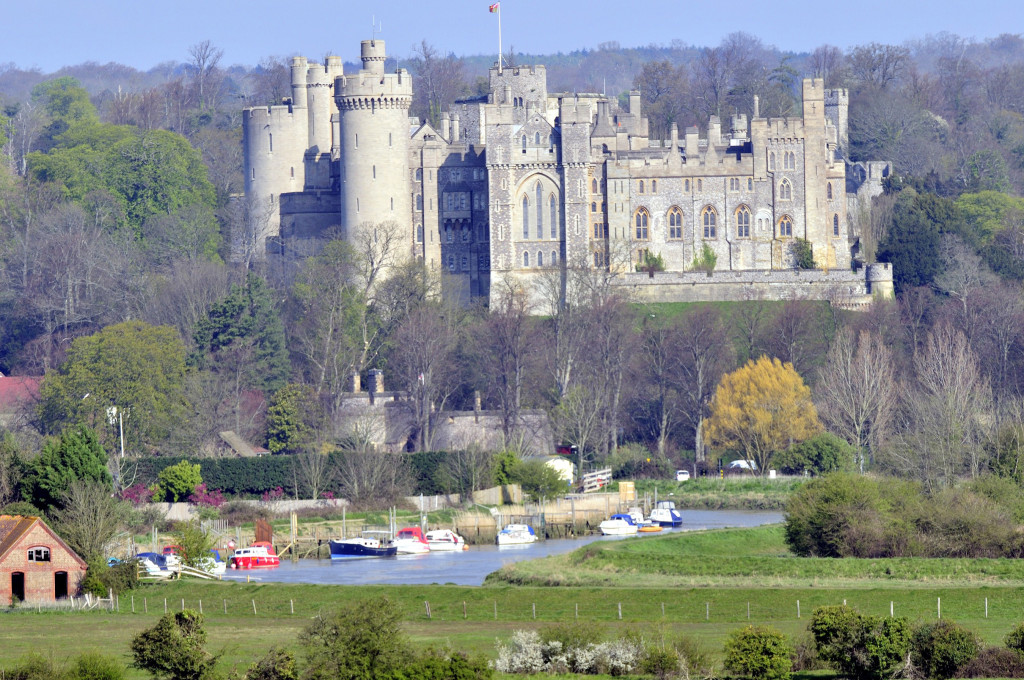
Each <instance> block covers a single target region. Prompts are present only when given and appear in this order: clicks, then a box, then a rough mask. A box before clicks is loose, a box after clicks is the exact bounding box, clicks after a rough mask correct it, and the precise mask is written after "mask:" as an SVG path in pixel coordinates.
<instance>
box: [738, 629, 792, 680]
mask: <svg viewBox="0 0 1024 680" xmlns="http://www.w3.org/2000/svg"><path fill="white" fill-rule="evenodd" d="M792 654H793V647H792V645H790V644H789V639H788V638H786V636H785V635H784V634H783V633H781V632H779V631H778V630H776V629H774V628H772V627H770V626H747V627H746V628H741V629H739V630H734V631H733V632H732V633H731V634H730V635H729V638H728V639H727V640H726V641H725V668H726V670H728V671H729V672H731V673H732V674H733V675H735V676H737V677H741V678H751V679H752V680H786V679H787V678H789V676H790V668H791V667H792V661H791V659H790V657H791V655H792Z"/></svg>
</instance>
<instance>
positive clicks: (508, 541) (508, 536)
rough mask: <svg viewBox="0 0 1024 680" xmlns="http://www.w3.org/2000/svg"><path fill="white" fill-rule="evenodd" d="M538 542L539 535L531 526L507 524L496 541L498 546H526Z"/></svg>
mask: <svg viewBox="0 0 1024 680" xmlns="http://www.w3.org/2000/svg"><path fill="white" fill-rule="evenodd" d="M536 541H537V534H535V533H533V527H531V526H530V525H529V524H507V525H505V528H504V529H502V530H501V531H499V532H498V536H497V538H496V539H495V542H496V543H497V544H498V545H526V544H528V543H534V542H536Z"/></svg>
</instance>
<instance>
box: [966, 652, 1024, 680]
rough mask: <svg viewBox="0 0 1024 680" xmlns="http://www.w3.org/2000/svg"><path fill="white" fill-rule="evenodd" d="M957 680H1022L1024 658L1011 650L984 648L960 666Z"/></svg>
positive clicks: (1023, 675)
mask: <svg viewBox="0 0 1024 680" xmlns="http://www.w3.org/2000/svg"><path fill="white" fill-rule="evenodd" d="M954 677H957V678H1024V657H1022V656H1021V655H1020V654H1018V653H1017V652H1015V651H1013V650H1012V649H1004V648H1003V647H986V648H985V649H983V650H981V651H980V652H978V655H977V656H976V657H974V658H973V659H971V660H970V661H968V662H967V663H966V664H964V665H963V666H961V667H960V668H959V669H958V670H957V672H956V675H955V676H954Z"/></svg>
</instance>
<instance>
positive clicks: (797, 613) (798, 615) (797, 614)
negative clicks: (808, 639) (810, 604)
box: [796, 600, 800, 619]
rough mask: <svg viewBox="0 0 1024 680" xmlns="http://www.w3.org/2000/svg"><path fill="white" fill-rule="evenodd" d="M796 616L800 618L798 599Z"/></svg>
mask: <svg viewBox="0 0 1024 680" xmlns="http://www.w3.org/2000/svg"><path fill="white" fill-rule="evenodd" d="M796 618H798V619H799V618H800V600H797V601H796Z"/></svg>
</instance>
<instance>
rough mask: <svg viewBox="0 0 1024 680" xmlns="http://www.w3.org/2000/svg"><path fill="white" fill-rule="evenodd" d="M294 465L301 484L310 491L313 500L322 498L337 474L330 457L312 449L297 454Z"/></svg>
mask: <svg viewBox="0 0 1024 680" xmlns="http://www.w3.org/2000/svg"><path fill="white" fill-rule="evenodd" d="M294 463H295V467H296V473H297V475H298V478H299V482H301V483H302V484H304V485H305V487H306V488H307V489H309V494H310V497H311V498H312V499H313V500H316V499H318V498H320V496H321V494H323V492H324V489H325V488H326V487H328V486H330V484H331V482H332V481H333V478H334V474H335V470H334V469H333V468H332V467H331V459H330V456H328V455H327V454H326V453H323V452H321V451H317V450H315V449H312V448H310V449H306V450H305V451H302V452H300V453H297V454H295V458H294Z"/></svg>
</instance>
